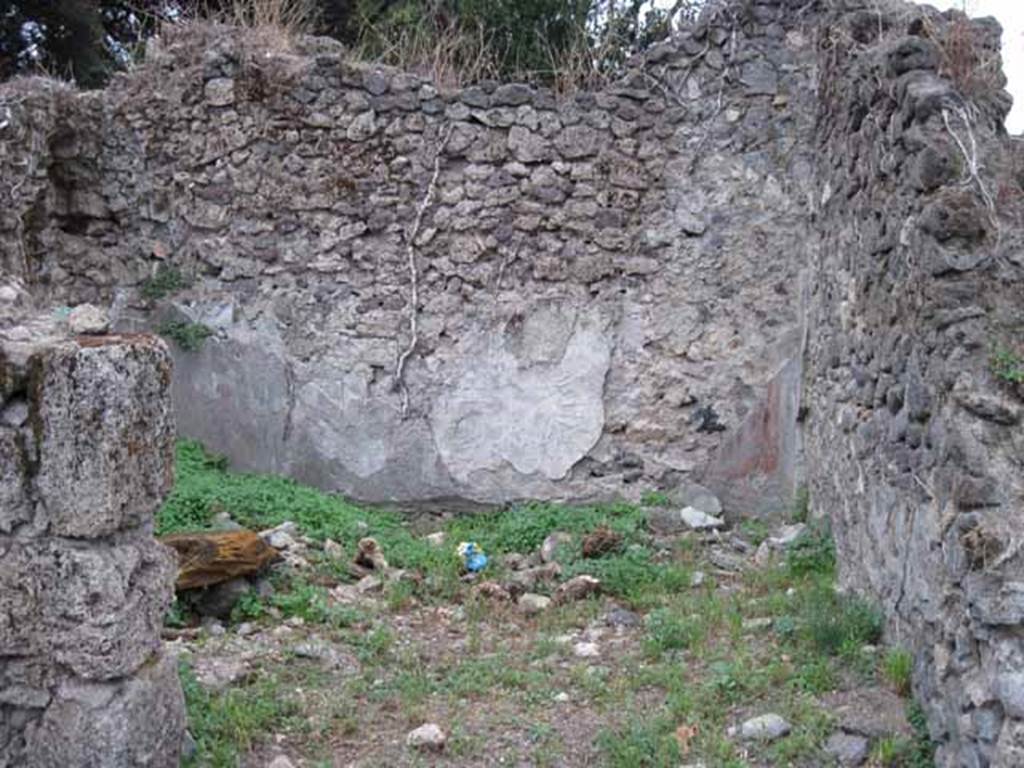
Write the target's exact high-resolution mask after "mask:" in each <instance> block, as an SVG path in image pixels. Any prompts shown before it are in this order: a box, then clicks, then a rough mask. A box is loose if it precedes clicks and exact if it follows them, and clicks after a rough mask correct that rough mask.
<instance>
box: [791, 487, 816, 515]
mask: <svg viewBox="0 0 1024 768" xmlns="http://www.w3.org/2000/svg"><path fill="white" fill-rule="evenodd" d="M810 517H811V492H810V490H809V489H808V488H807V486H806V485H801V486H799V487H798V488H797V489H796V494H795V495H794V497H793V509H792V512H791V513H790V520H792V521H793V522H794V523H806V522H807V521H808V520H809V519H810Z"/></svg>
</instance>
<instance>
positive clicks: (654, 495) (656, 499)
mask: <svg viewBox="0 0 1024 768" xmlns="http://www.w3.org/2000/svg"><path fill="white" fill-rule="evenodd" d="M640 503H641V504H643V505H644V506H645V507H670V506H672V499H670V498H669V496H668V494H667V493H665V492H663V491H647V492H646V493H644V495H643V496H641V497H640Z"/></svg>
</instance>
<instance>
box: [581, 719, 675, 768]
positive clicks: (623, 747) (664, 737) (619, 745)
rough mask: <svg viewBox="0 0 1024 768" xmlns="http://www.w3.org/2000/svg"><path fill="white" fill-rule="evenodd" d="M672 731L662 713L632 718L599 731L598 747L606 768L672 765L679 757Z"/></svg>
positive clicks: (656, 767)
mask: <svg viewBox="0 0 1024 768" xmlns="http://www.w3.org/2000/svg"><path fill="white" fill-rule="evenodd" d="M674 730H675V724H674V722H673V721H672V720H670V719H669V718H668V717H666V716H660V717H655V718H650V717H634V718H632V719H631V720H630V721H629V722H628V723H627V724H626V725H624V726H623V727H622V728H619V729H616V730H606V731H603V732H602V733H601V735H600V736H599V737H598V746H599V747H600V749H601V752H602V754H603V756H604V759H605V764H606V765H608V766H609V767H610V768H676V766H678V765H679V761H680V759H681V757H680V754H679V745H678V743H677V742H676V740H675V736H674V733H673V732H674Z"/></svg>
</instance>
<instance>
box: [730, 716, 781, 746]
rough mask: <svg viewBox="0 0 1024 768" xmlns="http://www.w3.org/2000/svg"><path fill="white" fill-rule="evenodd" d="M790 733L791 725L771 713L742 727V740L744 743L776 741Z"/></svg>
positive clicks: (754, 718) (755, 718)
mask: <svg viewBox="0 0 1024 768" xmlns="http://www.w3.org/2000/svg"><path fill="white" fill-rule="evenodd" d="M789 731H790V725H789V723H787V722H786V721H785V719H783V718H782V717H781V716H780V715H776V714H775V713H774V712H769V713H768V714H765V715H758V716H757V717H752V718H750V719H749V720H747V721H746V722H744V723H743V725H741V726H740V732H739V735H740V738H741V739H743V740H744V741H775V740H776V739H780V738H782V737H783V736H785V735H786V734H787V733H789Z"/></svg>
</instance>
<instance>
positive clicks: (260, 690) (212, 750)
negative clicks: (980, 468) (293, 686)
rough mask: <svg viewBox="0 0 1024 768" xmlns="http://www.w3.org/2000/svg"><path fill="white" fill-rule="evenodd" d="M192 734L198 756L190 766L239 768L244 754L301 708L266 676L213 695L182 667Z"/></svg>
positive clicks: (187, 764) (275, 682) (184, 666)
mask: <svg viewBox="0 0 1024 768" xmlns="http://www.w3.org/2000/svg"><path fill="white" fill-rule="evenodd" d="M181 684H182V688H183V689H184V691H185V703H186V707H187V710H188V725H189V732H190V733H191V734H192V738H194V739H195V742H196V753H195V755H194V756H193V758H192V759H191V760H190V761H188V762H186V763H185V765H186V766H200V765H201V766H209V767H210V768H236V766H237V765H238V764H239V760H240V757H241V755H242V754H244V753H245V752H246V751H247V750H248V749H249V748H250V747H251V746H252V744H253V743H254V742H255V741H257V740H258V739H259V738H261V737H263V736H266V735H267V734H268V733H271V732H272V731H273V730H274V729H275V728H278V727H280V726H281V725H282V724H284V723H285V722H286V721H287V719H288V718H289V717H290V716H292V715H294V714H295V712H296V711H297V708H296V707H295V705H294V704H292V703H290V702H289V701H288V700H287V699H286V698H285V697H283V696H282V695H281V691H280V690H279V687H278V684H277V680H276V679H275V678H274V677H273V676H266V677H264V678H262V679H261V680H260V681H258V682H256V683H254V684H253V685H250V686H245V687H241V688H231V689H229V690H227V691H224V692H223V693H211V692H210V691H207V690H206V689H205V688H203V687H202V686H201V685H200V684H199V682H198V681H197V680H196V678H195V675H194V674H192V670H191V669H190V668H189V666H188V665H187V664H182V666H181Z"/></svg>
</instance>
